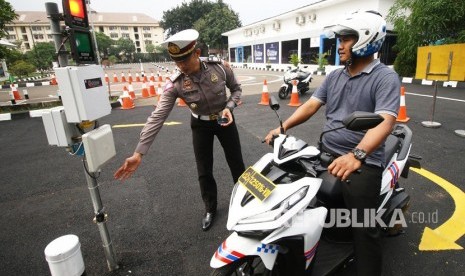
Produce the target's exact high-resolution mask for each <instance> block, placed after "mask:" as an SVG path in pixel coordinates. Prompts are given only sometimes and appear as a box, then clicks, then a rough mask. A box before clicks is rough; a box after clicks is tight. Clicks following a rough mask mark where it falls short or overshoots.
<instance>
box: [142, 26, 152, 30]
mask: <svg viewBox="0 0 465 276" xmlns="http://www.w3.org/2000/svg"><path fill="white" fill-rule="evenodd" d="M142 30H144V31H150V27H147V26H145V27H142Z"/></svg>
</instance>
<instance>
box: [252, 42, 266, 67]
mask: <svg viewBox="0 0 465 276" xmlns="http://www.w3.org/2000/svg"><path fill="white" fill-rule="evenodd" d="M263 58H264V52H263V44H257V45H254V46H253V59H254V62H255V63H263Z"/></svg>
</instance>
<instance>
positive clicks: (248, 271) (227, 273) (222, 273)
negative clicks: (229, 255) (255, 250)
mask: <svg viewBox="0 0 465 276" xmlns="http://www.w3.org/2000/svg"><path fill="white" fill-rule="evenodd" d="M234 275H241V276H242V275H248V276H253V275H255V276H280V275H281V274H279V273H277V272H275V271H270V270H268V269H266V267H265V265H264V264H263V261H262V259H261V258H260V257H258V256H249V257H245V258H242V259H239V260H237V261H235V262H233V263H230V264H228V265H225V266H222V267H220V268H217V269H215V270H214V271H213V272H212V274H210V276H234Z"/></svg>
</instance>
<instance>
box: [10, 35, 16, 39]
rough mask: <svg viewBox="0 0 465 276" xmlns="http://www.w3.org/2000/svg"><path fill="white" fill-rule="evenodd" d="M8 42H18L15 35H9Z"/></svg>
mask: <svg viewBox="0 0 465 276" xmlns="http://www.w3.org/2000/svg"><path fill="white" fill-rule="evenodd" d="M8 40H16V36H15V35H9V36H8Z"/></svg>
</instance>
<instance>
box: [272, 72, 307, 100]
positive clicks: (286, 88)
mask: <svg viewBox="0 0 465 276" xmlns="http://www.w3.org/2000/svg"><path fill="white" fill-rule="evenodd" d="M283 80H284V84H283V85H281V87H280V88H279V91H278V96H279V98H280V99H286V98H287V96H288V95H289V93H291V92H292V82H293V81H297V92H298V93H299V94H300V95H303V94H305V93H306V92H307V91H308V90H310V82H312V73H310V72H306V71H303V70H302V69H300V68H299V67H296V68H294V69H291V68H289V69H288V70H287V71H286V72H285V73H284V77H283Z"/></svg>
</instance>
